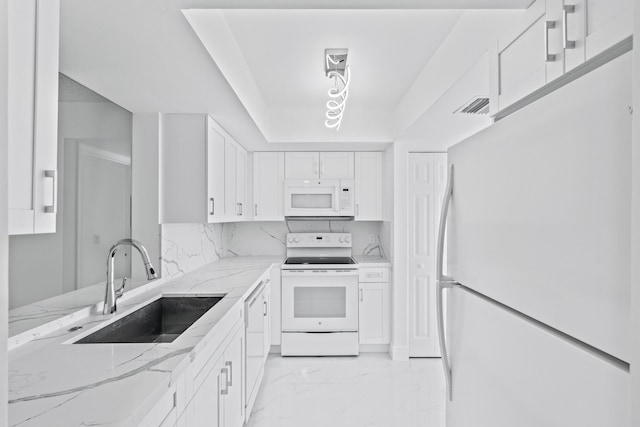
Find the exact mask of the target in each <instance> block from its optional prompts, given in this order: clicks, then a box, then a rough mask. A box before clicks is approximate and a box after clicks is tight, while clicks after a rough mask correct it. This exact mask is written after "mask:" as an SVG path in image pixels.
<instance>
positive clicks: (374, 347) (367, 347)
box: [360, 344, 391, 353]
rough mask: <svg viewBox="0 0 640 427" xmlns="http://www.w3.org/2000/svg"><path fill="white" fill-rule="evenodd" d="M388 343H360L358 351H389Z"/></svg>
mask: <svg viewBox="0 0 640 427" xmlns="http://www.w3.org/2000/svg"><path fill="white" fill-rule="evenodd" d="M390 347H391V346H390V345H389V344H360V353H390V352H391V350H389V348H390Z"/></svg>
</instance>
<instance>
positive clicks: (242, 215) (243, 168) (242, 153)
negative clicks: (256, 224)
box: [236, 145, 249, 220]
mask: <svg viewBox="0 0 640 427" xmlns="http://www.w3.org/2000/svg"><path fill="white" fill-rule="evenodd" d="M236 204H237V205H238V210H239V214H238V218H239V219H240V220H246V219H247V218H248V217H249V212H248V206H247V152H246V150H245V149H244V148H242V147H240V146H239V145H238V146H237V147H236Z"/></svg>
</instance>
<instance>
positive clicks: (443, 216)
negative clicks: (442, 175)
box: [436, 165, 454, 282]
mask: <svg viewBox="0 0 640 427" xmlns="http://www.w3.org/2000/svg"><path fill="white" fill-rule="evenodd" d="M452 191H453V165H449V170H448V175H447V188H446V189H445V192H444V201H443V202H442V209H441V211H440V226H439V227H438V250H437V252H436V282H453V281H454V280H453V278H452V277H448V276H445V275H444V274H442V269H443V264H444V235H445V231H446V229H447V214H448V213H449V204H450V203H451V193H452Z"/></svg>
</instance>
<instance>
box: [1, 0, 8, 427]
mask: <svg viewBox="0 0 640 427" xmlns="http://www.w3.org/2000/svg"><path fill="white" fill-rule="evenodd" d="M7 26H8V24H7V1H6V0H0V171H2V173H3V176H2V177H1V178H0V427H5V426H6V425H7V401H8V394H7V386H8V385H7V338H8V332H7V327H8V322H9V320H8V317H7V314H8V310H9V309H8V296H7V293H8V287H9V285H8V283H9V280H8V275H9V272H8V265H7V257H8V254H7V251H8V238H7V212H8V206H7V178H8V177H7V69H8V64H7V37H8V34H7Z"/></svg>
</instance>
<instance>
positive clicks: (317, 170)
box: [313, 162, 320, 177]
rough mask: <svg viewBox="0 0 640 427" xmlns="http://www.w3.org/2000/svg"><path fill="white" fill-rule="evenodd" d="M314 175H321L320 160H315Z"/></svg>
mask: <svg viewBox="0 0 640 427" xmlns="http://www.w3.org/2000/svg"><path fill="white" fill-rule="evenodd" d="M313 169H314V172H313V173H314V175H315V176H316V177H319V176H320V170H319V169H318V162H313Z"/></svg>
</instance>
